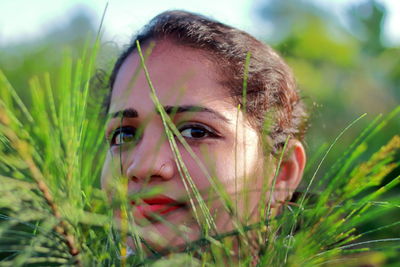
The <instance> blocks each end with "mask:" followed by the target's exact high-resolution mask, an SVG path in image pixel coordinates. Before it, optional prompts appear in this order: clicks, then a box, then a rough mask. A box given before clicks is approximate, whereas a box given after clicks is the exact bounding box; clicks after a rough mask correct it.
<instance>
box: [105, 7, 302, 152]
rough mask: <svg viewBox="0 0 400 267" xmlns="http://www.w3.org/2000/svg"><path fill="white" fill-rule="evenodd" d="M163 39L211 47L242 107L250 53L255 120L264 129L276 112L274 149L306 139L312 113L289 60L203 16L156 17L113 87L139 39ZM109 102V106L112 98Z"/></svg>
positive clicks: (250, 103)
mask: <svg viewBox="0 0 400 267" xmlns="http://www.w3.org/2000/svg"><path fill="white" fill-rule="evenodd" d="M163 39H168V40H170V41H172V42H174V44H177V45H183V46H187V47H191V48H194V49H200V50H203V51H205V52H206V54H207V56H208V58H210V59H211V60H212V61H213V62H215V64H216V66H217V69H218V70H219V71H220V73H221V76H222V81H221V82H222V83H223V85H224V86H225V87H227V88H228V89H229V92H230V93H231V95H232V97H233V98H234V99H235V101H236V103H237V104H241V105H243V103H242V90H243V77H244V71H245V62H246V56H247V54H248V53H250V55H251V58H250V62H249V66H248V69H247V71H248V75H247V96H246V107H245V108H246V114H247V116H248V120H249V122H250V123H251V125H252V126H253V127H255V128H256V129H258V130H259V131H260V133H261V132H262V131H263V129H264V123H265V118H266V116H267V113H268V114H271V115H272V118H271V123H270V126H269V128H268V129H267V132H268V134H269V137H270V138H271V140H272V144H271V145H272V149H273V150H275V149H277V148H278V147H279V146H281V145H282V144H283V143H284V142H285V140H286V138H287V137H288V136H289V137H295V138H297V139H299V140H302V139H303V136H304V133H305V130H306V115H307V114H306V112H305V108H304V105H303V103H302V101H301V99H300V96H299V93H298V92H297V90H296V82H295V80H294V77H293V74H292V72H291V70H290V68H289V67H288V66H287V65H286V63H285V62H284V61H283V59H282V58H281V57H280V56H279V55H278V54H277V53H276V52H275V51H274V50H273V49H272V48H271V47H269V46H268V45H266V44H264V43H262V42H260V41H258V40H257V39H255V38H254V37H252V36H251V35H249V34H247V33H246V32H243V31H241V30H238V29H235V28H233V27H230V26H227V25H225V24H222V23H220V22H217V21H214V20H212V19H209V18H206V17H204V16H201V15H198V14H193V13H189V12H186V11H167V12H163V13H161V14H159V15H158V16H156V17H155V18H153V19H152V20H151V21H150V23H149V24H148V25H146V26H145V27H144V28H143V30H142V31H141V32H140V33H139V34H138V35H137V36H135V38H134V39H133V40H132V42H131V44H130V45H129V46H128V47H127V49H126V50H125V51H124V52H123V53H122V54H121V55H120V57H119V58H118V60H117V61H116V63H115V65H114V69H113V71H112V74H111V77H110V88H111V90H112V88H113V85H114V82H115V79H116V76H117V73H118V71H119V69H120V67H121V65H122V64H123V62H124V61H125V59H126V58H127V57H128V56H129V55H130V54H131V53H133V52H134V51H135V50H136V41H139V43H140V44H141V45H142V46H143V45H145V44H146V43H148V42H149V41H157V40H163ZM107 101H108V102H107V103H106V105H107V109H108V107H109V104H110V103H109V101H110V97H108V99H107Z"/></svg>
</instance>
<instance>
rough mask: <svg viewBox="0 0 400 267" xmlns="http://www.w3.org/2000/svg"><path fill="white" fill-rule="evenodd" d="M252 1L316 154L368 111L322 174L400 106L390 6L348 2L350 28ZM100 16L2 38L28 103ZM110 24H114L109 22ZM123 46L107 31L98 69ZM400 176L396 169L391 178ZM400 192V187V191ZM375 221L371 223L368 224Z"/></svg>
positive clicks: (287, 4)
mask: <svg viewBox="0 0 400 267" xmlns="http://www.w3.org/2000/svg"><path fill="white" fill-rule="evenodd" d="M327 2H329V1H327ZM113 5H118V2H112V3H111V4H110V8H112V6H113ZM251 6H252V11H251V12H252V16H249V18H248V19H249V20H253V25H255V26H256V27H260V28H262V27H267V26H268V27H269V29H272V30H270V31H268V32H267V31H265V34H263V31H262V30H259V31H257V32H259V34H258V36H257V37H258V38H259V39H261V40H263V41H265V42H266V43H268V44H270V45H271V46H273V47H274V48H275V49H277V50H278V51H279V52H280V53H281V55H283V57H284V58H285V59H286V60H287V62H288V63H289V65H290V66H291V67H292V68H293V70H294V73H295V76H296V78H297V81H298V85H299V89H300V90H301V91H302V95H303V98H304V100H305V101H306V103H307V104H308V108H309V113H310V126H309V131H308V132H309V133H308V135H307V138H306V147H307V153H308V156H309V158H312V157H313V155H315V154H316V153H317V151H318V150H319V149H320V148H321V147H323V146H324V144H330V143H331V142H332V141H333V140H334V139H335V137H336V136H337V135H338V134H339V133H340V132H341V130H343V129H344V128H345V127H346V126H347V125H349V124H350V123H351V122H352V121H353V120H355V119H356V118H358V117H359V116H360V115H362V114H364V113H367V114H368V115H367V116H366V117H365V118H363V119H362V120H361V121H360V122H358V123H357V124H356V125H355V126H354V127H352V128H351V129H350V130H349V131H348V132H346V134H345V135H344V136H343V137H342V138H341V140H340V141H339V142H338V144H337V145H336V146H335V147H334V149H333V150H332V151H331V153H330V154H329V155H328V157H327V159H326V161H325V163H324V164H323V165H322V166H321V169H320V171H319V173H318V174H323V173H325V172H326V171H327V170H328V169H329V167H330V166H331V165H332V163H333V162H334V161H335V159H337V158H338V157H339V156H340V154H341V153H343V151H344V150H345V149H346V148H348V147H349V145H350V144H351V143H352V141H354V139H355V138H356V137H357V136H358V135H359V134H360V132H361V131H362V129H364V128H365V127H366V126H367V125H368V123H370V122H371V121H372V119H373V118H375V117H376V116H377V115H378V114H387V113H389V112H390V111H391V110H393V109H394V108H395V107H397V106H399V104H400V86H399V85H400V44H396V43H393V42H392V43H390V44H389V43H388V42H387V41H385V38H384V36H383V32H384V29H385V23H386V20H385V19H386V18H387V13H388V11H389V10H388V7H387V6H385V5H384V4H382V3H378V2H376V1H370V0H366V1H358V2H357V3H355V4H350V5H348V6H347V8H346V13H345V17H346V21H347V24H346V26H344V25H343V23H341V22H340V21H339V19H338V17H337V16H335V15H334V14H333V13H332V10H330V9H329V5H326V3H325V5H318V4H316V3H315V2H307V1H300V0H285V1H256V2H252V3H251ZM154 15H156V14H154ZM98 21H99V18H96V19H93V15H92V14H91V13H90V10H87V9H82V8H77V9H75V12H74V14H73V15H71V16H70V17H69V21H68V22H67V23H63V24H62V25H61V26H60V25H54V27H48V28H46V29H45V30H44V32H43V33H42V35H41V37H40V38H37V39H32V38H27V39H26V40H24V39H23V38H22V39H21V40H20V41H19V42H12V43H7V42H2V44H1V45H0V46H1V47H0V68H1V69H2V70H3V71H4V73H5V74H6V76H7V77H8V79H9V80H10V82H11V83H12V84H13V85H14V87H15V88H16V89H17V91H18V92H19V94H20V95H21V97H22V99H23V100H24V101H25V102H27V103H29V95H28V90H27V88H28V87H29V79H30V77H32V76H33V75H41V74H42V73H43V72H45V71H49V72H50V73H53V74H55V75H54V76H53V78H54V80H56V79H57V69H58V68H59V67H60V65H61V64H60V61H61V60H62V59H63V57H65V56H72V57H73V58H77V57H78V56H79V55H80V54H81V53H82V50H83V47H85V44H87V41H88V40H89V39H92V40H93V38H94V36H95V35H96V33H97V31H98ZM10 23H11V22H10ZM27 23H29V22H27ZM104 27H105V28H107V24H106V23H105V25H104ZM133 33H134V32H132V34H133ZM122 48H123V45H121V44H120V43H118V42H115V41H114V40H113V39H112V38H110V39H109V37H108V36H107V35H104V36H103V42H102V46H101V49H100V56H99V60H98V68H99V69H104V70H109V69H110V68H111V66H112V64H113V62H114V61H115V59H116V57H117V56H118V53H119V51H121V49H122ZM99 101H100V100H99ZM399 133H400V119H399V117H398V116H397V117H396V118H394V119H393V120H392V121H391V122H390V123H389V124H388V125H387V126H386V127H385V128H383V129H382V131H381V132H380V133H379V134H378V135H376V136H375V137H374V139H372V140H371V142H370V144H369V145H370V146H369V153H371V151H375V150H377V149H378V148H379V147H381V146H382V145H383V144H385V143H386V142H387V141H388V140H389V139H390V138H391V137H392V136H393V135H395V134H399ZM367 156H368V153H367V154H366V157H367ZM320 158H321V157H319V158H318V159H320ZM315 169H316V164H314V165H312V166H311V167H310V169H309V172H308V173H307V174H306V177H305V178H306V179H307V178H309V177H310V176H311V175H312V174H313V171H314V170H315ZM318 174H317V177H318ZM399 174H400V170H399V169H397V170H396V171H395V172H394V173H393V174H391V175H390V177H387V179H386V182H388V181H389V180H390V179H392V178H394V177H395V176H397V175H399ZM397 192H398V193H400V189H398V190H397ZM392 197H396V196H395V195H392ZM399 220H400V214H396V213H393V214H391V215H390V216H388V217H384V218H379V220H377V221H376V224H378V223H380V224H381V223H385V224H389V223H393V222H395V221H399ZM374 224H375V222H374V221H371V225H368V226H366V228H367V229H368V228H371V227H374ZM399 232H400V229H399V228H398V227H397V228H392V229H390V230H387V231H385V233H384V234H383V235H380V237H383V236H385V237H398V236H399V234H398V233H399Z"/></svg>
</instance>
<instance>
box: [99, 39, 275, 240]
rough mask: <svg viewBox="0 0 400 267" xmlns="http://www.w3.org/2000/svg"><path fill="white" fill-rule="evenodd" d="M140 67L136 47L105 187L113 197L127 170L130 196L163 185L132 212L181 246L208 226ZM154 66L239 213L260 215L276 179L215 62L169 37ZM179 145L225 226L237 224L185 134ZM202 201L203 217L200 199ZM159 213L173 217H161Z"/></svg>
mask: <svg viewBox="0 0 400 267" xmlns="http://www.w3.org/2000/svg"><path fill="white" fill-rule="evenodd" d="M139 66H140V58H139V55H138V54H137V53H133V54H131V55H130V56H129V57H128V58H127V59H126V60H125V62H124V63H123V65H122V66H121V68H120V70H119V72H118V75H117V77H116V81H115V84H114V88H113V91H112V97H111V105H110V109H109V113H110V114H112V116H111V117H112V118H111V119H110V121H109V123H108V126H107V136H108V137H109V140H110V143H109V145H110V147H109V153H108V154H107V158H106V161H105V163H104V168H103V173H102V187H103V188H104V189H105V190H107V191H108V192H109V197H110V198H113V193H112V192H111V191H112V190H111V183H112V182H113V180H115V179H118V178H117V177H118V176H119V174H120V172H121V171H122V176H124V177H126V179H128V191H129V193H130V194H134V193H137V192H141V191H143V190H148V189H151V188H155V187H157V188H160V190H161V193H160V194H158V195H156V196H151V197H149V198H147V199H146V198H145V199H142V200H138V201H135V202H131V203H130V205H131V212H132V214H133V216H134V218H135V220H136V223H137V224H139V225H140V229H141V230H142V234H143V237H144V238H145V239H147V240H148V241H149V242H151V243H152V244H155V245H156V246H161V247H164V246H165V245H167V244H168V245H179V244H183V243H184V242H185V240H186V241H190V240H194V239H196V238H198V237H199V234H200V227H199V226H198V223H197V222H196V219H195V215H194V213H193V210H192V207H191V204H190V202H189V197H188V191H187V189H186V187H185V183H184V182H183V180H182V177H181V175H180V173H179V170H178V166H177V164H176V163H175V159H174V154H173V151H172V150H171V147H170V144H169V142H168V140H167V138H166V134H165V130H164V126H163V122H162V120H161V117H160V115H159V113H158V112H157V111H156V108H155V105H154V103H153V101H152V99H151V97H150V88H149V85H148V82H147V80H146V77H145V75H144V72H143V70H142V71H141V72H140V74H139V75H138V76H137V77H136V78H135V77H134V76H135V72H136V71H137V69H138V68H139ZM146 66H147V68H148V70H149V73H150V77H151V81H152V83H153V85H154V88H155V90H156V94H157V96H158V98H159V100H160V102H161V104H162V105H163V106H164V108H165V110H166V112H167V113H169V114H171V115H170V117H171V119H172V121H173V122H174V124H175V125H176V127H177V129H178V130H179V131H180V133H181V134H182V136H183V138H184V139H185V140H186V142H187V143H188V145H189V146H190V148H191V149H192V150H193V152H194V153H195V154H196V156H197V157H198V158H199V159H200V161H201V162H202V164H203V165H204V166H205V169H206V170H207V172H208V174H209V175H210V176H211V177H213V179H217V180H218V182H219V184H220V185H222V188H223V190H224V191H225V192H227V193H228V195H229V196H230V198H231V200H232V203H233V206H234V207H235V206H236V205H237V208H238V213H239V217H240V218H241V219H244V218H245V217H246V218H249V217H250V218H253V217H255V216H253V217H252V215H251V214H253V213H257V203H259V200H260V198H261V192H260V191H261V189H260V188H261V187H262V186H263V183H266V184H267V185H268V184H269V182H270V179H268V178H264V179H263V176H264V175H263V172H264V168H263V167H264V161H265V156H263V153H262V151H261V149H260V142H259V136H258V133H257V131H256V130H255V129H254V128H253V127H251V126H250V125H249V124H248V122H247V120H246V119H245V118H244V117H243V114H242V112H241V111H238V107H237V106H236V104H235V103H234V101H233V99H232V98H231V97H230V96H229V94H228V91H227V89H226V88H224V87H223V86H222V85H221V83H220V82H219V81H220V78H219V76H218V75H220V74H219V72H218V71H217V69H216V67H215V66H214V64H213V63H211V62H210V61H209V60H207V58H206V57H204V56H203V54H202V52H201V51H199V50H194V49H191V48H185V47H181V46H176V45H174V44H172V43H170V42H167V41H163V42H159V43H157V44H156V45H155V47H154V48H153V51H152V53H151V55H150V56H149V57H148V59H147V61H146ZM121 114H123V118H121ZM113 116H114V117H113ZM138 132H140V134H138ZM135 135H137V138H136V139H135V137H134V136H135ZM176 140H177V138H176ZM177 146H178V149H179V151H180V153H181V156H182V160H183V162H184V163H185V165H186V167H187V170H188V171H189V173H190V175H191V178H192V180H193V182H194V184H195V185H196V187H197V189H198V190H199V192H200V194H201V196H202V198H203V199H204V201H205V203H206V204H207V206H208V207H209V209H210V214H211V215H212V217H213V219H214V221H215V224H216V228H217V230H218V231H219V232H221V231H222V232H223V231H228V230H231V229H232V227H233V226H232V225H233V223H232V222H233V221H234V219H233V218H232V217H231V216H230V215H229V214H228V212H227V211H226V210H225V208H224V207H223V204H222V203H223V201H222V200H221V198H220V197H219V194H218V193H216V191H215V190H212V189H211V188H212V186H211V185H210V181H209V179H208V178H207V175H206V174H205V173H204V171H202V169H201V167H200V166H199V164H198V163H197V162H196V160H195V159H193V157H192V156H191V155H190V153H189V152H188V151H187V150H186V149H185V148H184V146H183V145H182V144H181V143H180V142H179V141H178V140H177ZM189 191H190V190H189ZM194 203H195V206H196V209H197V212H198V213H199V217H200V220H203V218H204V216H203V215H202V214H201V211H200V208H199V206H198V203H196V201H194ZM116 213H117V214H118V212H116ZM153 213H154V214H156V215H158V216H161V217H162V218H163V219H164V220H165V222H160V221H158V220H157V219H154V217H152V215H151V214H153ZM250 220H252V219H250ZM172 227H178V228H179V229H172ZM185 229H186V230H185ZM157 238H158V239H157ZM156 240H157V241H156Z"/></svg>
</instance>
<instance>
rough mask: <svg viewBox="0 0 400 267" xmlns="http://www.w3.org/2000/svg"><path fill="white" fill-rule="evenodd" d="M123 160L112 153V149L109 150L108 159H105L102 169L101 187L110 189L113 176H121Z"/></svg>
mask: <svg viewBox="0 0 400 267" xmlns="http://www.w3.org/2000/svg"><path fill="white" fill-rule="evenodd" d="M120 166H121V160H120V157H119V156H118V157H116V156H115V155H113V154H112V152H111V150H108V151H107V156H106V159H105V160H104V164H103V169H102V171H101V179H100V181H101V188H102V189H103V190H106V191H108V190H109V189H110V183H111V182H112V180H113V177H114V178H115V177H119V176H120V175H121V168H120Z"/></svg>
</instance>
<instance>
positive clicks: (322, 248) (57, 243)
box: [0, 1, 400, 266]
mask: <svg viewBox="0 0 400 267" xmlns="http://www.w3.org/2000/svg"><path fill="white" fill-rule="evenodd" d="M284 2H286V1H279V2H277V1H275V2H274V4H275V5H276V8H277V10H280V12H286V13H283V14H286V15H285V16H286V17H290V18H293V19H296V18H297V19H298V20H299V21H301V23H296V27H293V31H290V32H289V33H288V34H286V35H285V34H282V35H281V36H283V37H282V38H283V39H281V40H280V41H279V42H277V43H276V45H275V47H276V48H277V49H278V50H280V51H281V53H282V54H283V55H284V56H285V57H286V58H287V61H288V62H289V65H291V66H292V67H293V68H294V72H295V74H296V77H298V80H299V84H300V88H301V89H303V90H304V91H305V95H308V96H310V97H312V98H313V100H314V101H315V102H317V103H318V105H322V106H323V108H320V107H315V108H314V109H313V110H311V111H312V113H317V114H319V115H317V116H313V117H312V121H313V122H312V127H311V129H310V131H311V133H310V135H309V137H308V143H309V147H310V148H309V150H310V151H311V152H310V153H309V154H310V155H311V156H310V158H311V159H310V160H309V164H308V166H307V172H306V174H305V183H304V185H303V188H304V189H303V191H305V193H304V194H301V195H300V196H299V197H298V198H297V199H294V200H292V202H288V203H286V204H285V205H284V207H283V208H282V211H281V212H280V214H279V215H277V216H274V217H271V216H269V217H267V216H268V215H269V214H268V213H265V214H264V218H265V220H262V221H260V222H258V223H255V224H251V225H248V224H245V223H240V222H237V224H236V226H237V227H236V229H234V230H233V231H230V232H227V233H219V234H215V233H214V232H213V227H212V225H213V223H212V220H213V219H212V214H207V210H208V207H207V203H206V202H205V201H204V200H202V198H201V196H200V194H199V192H197V191H196V188H195V186H194V185H193V183H192V182H191V178H190V175H189V174H188V173H187V170H185V166H184V164H183V162H181V160H180V155H179V150H177V149H176V148H175V149H174V153H175V154H174V155H175V157H176V160H177V162H178V164H179V166H180V167H181V175H182V179H183V180H184V181H186V182H187V186H188V191H189V192H190V196H191V199H192V200H193V201H194V202H198V203H201V207H197V208H198V209H199V211H198V213H199V214H200V215H199V217H201V218H202V217H205V218H206V219H205V221H204V222H203V228H204V229H207V231H204V233H203V235H202V236H201V237H200V238H199V240H196V241H193V242H191V243H189V244H187V245H186V246H185V247H183V248H175V247H172V248H169V249H168V250H165V251H153V250H151V249H149V248H148V247H146V244H144V243H143V240H142V239H141V236H140V234H139V233H138V232H137V229H136V227H135V221H134V218H132V216H131V215H129V214H128V213H126V216H125V217H124V218H122V220H121V222H120V224H118V222H116V221H115V219H114V216H113V208H115V209H121V210H123V209H124V208H125V210H126V207H127V200H128V199H130V198H129V197H138V198H140V197H141V196H128V195H127V192H126V190H125V189H126V188H125V187H124V179H116V187H118V189H119V192H120V195H119V198H120V199H119V202H118V201H115V203H109V202H108V200H107V196H106V195H105V193H104V192H103V191H102V190H100V189H99V177H100V172H101V166H102V162H103V159H104V156H105V153H106V151H105V144H104V139H105V138H104V129H103V128H104V125H105V121H104V119H105V118H103V117H102V116H101V115H100V114H102V107H101V102H102V101H99V99H101V97H102V96H103V95H104V92H99V90H100V89H99V88H98V87H96V88H91V85H92V84H91V81H92V77H93V76H94V74H95V68H96V66H98V65H99V62H98V61H97V63H96V59H97V60H99V58H100V61H101V60H102V57H103V53H100V56H98V55H97V54H98V50H99V49H102V50H104V49H105V48H104V45H101V46H99V44H96V45H95V46H94V48H90V49H88V47H89V42H87V41H85V39H86V38H83V39H80V40H78V39H75V41H76V43H74V44H72V49H71V52H70V53H67V52H66V53H59V51H60V47H59V46H57V53H56V54H57V57H56V59H51V58H53V56H52V55H50V54H49V53H53V52H51V51H53V49H50V48H49V46H47V45H48V44H47V43H46V44H47V45H43V44H42V45H39V46H37V47H39V48H37V49H36V50H35V51H39V52H29V51H28V52H26V53H22V52H21V50H16V51H14V52H13V53H10V55H8V56H7V57H4V60H3V61H2V62H1V69H2V71H0V266H27V265H28V266H70V265H77V266H126V265H132V266H146V265H151V266H200V265H201V266H221V265H222V266H223V265H228V266H232V265H241V266H251V265H254V264H255V263H257V262H258V264H259V266H320V265H323V266H337V265H340V266H357V265H356V264H357V263H360V262H366V263H372V264H374V263H375V264H380V265H387V266H390V264H395V263H396V262H398V261H400V258H399V256H398V255H397V254H398V250H399V249H400V245H399V244H400V237H399V235H398V233H399V232H400V220H399V217H398V214H399V208H400V201H399V198H398V196H397V195H398V187H399V185H398V184H399V182H400V177H399V164H400V157H399V151H400V140H399V137H398V136H396V135H395V134H398V129H399V121H400V120H398V118H399V111H400V108H399V107H397V106H398V102H399V101H398V100H399V97H400V95H399V90H398V89H399V88H398V84H399V81H400V64H399V63H400V61H399V60H398V56H397V55H398V52H399V51H398V48H396V47H393V48H389V47H386V46H384V45H383V44H382V42H381V39H380V35H381V31H382V30H381V28H380V27H378V26H379V25H381V21H382V20H383V17H384V16H383V15H382V14H383V13H384V12H385V10H384V9H382V8H381V7H378V6H376V4H374V3H373V2H371V5H372V6H371V7H372V8H373V9H372V10H373V12H372V13H371V14H372V15H371V16H364V17H357V16H353V17H354V19H355V21H356V22H354V23H356V24H357V25H359V27H361V28H364V29H365V31H364V34H365V36H366V37H363V38H361V37H358V36H357V35H352V34H349V33H348V32H346V31H345V30H343V29H342V28H341V27H339V26H337V25H336V24H335V23H334V22H332V20H327V19H324V18H323V17H322V16H323V15H324V13H321V14H322V15H321V14H319V13H318V12H319V11H318V9H316V8H315V7H313V8H308V7H307V5H305V6H303V8H301V7H299V5H300V4H298V3H296V5H297V6H296V5H294V6H296V8H295V9H293V5H292V6H291V5H288V6H286V7H285V4H276V3H284ZM280 5H281V6H280ZM290 6H291V7H292V8H289V7H290ZM279 7H283V9H279ZM353 11H354V10H353ZM290 12H292V13H290ZM293 12H294V13H296V14H294V13H293ZM276 14H282V13H279V12H278V13H276ZM269 15H270V16H272V15H271V14H269ZM277 21H278V20H277ZM371 25H372V26H373V27H371ZM277 28H279V27H277ZM289 28H290V27H289ZM75 41H74V42H75ZM49 43H50V42H49ZM65 43H67V42H65ZM65 43H62V45H65ZM78 44H79V45H78ZM85 44H86V45H85ZM52 47H54V46H52ZM85 47H86V49H85ZM61 50H62V49H61ZM81 51H84V53H83V55H82V54H81ZM109 51H115V50H114V49H109V50H107V52H106V53H108V52H109ZM19 53H21V54H19ZM113 53H114V52H113ZM78 54H79V55H78ZM18 58H19V62H20V63H21V62H22V61H21V58H23V61H24V63H21V64H17V63H18V62H16V63H15V64H11V63H10V62H12V61H13V60H14V59H18ZM143 59H144V58H143ZM60 62H61V63H60ZM142 63H144V60H143V61H142ZM100 64H101V65H102V66H106V65H107V64H104V62H100ZM143 67H145V65H143ZM48 70H52V72H51V73H48V72H46V71H48ZM32 73H33V74H35V75H33V77H32ZM36 74H38V75H36ZM150 82H151V79H150V78H149V83H150ZM244 84H245V83H244ZM244 87H246V86H245V85H244ZM383 88H385V89H383ZM244 97H245V94H244ZM153 100H154V102H155V103H156V104H157V96H156V95H155V93H154V91H153ZM377 100H379V101H377ZM354 103H356V104H354ZM157 106H158V108H159V112H160V114H164V113H163V110H162V108H161V107H160V105H157ZM390 110H393V111H392V112H391V113H390V114H389V115H387V116H385V117H383V116H377V117H376V118H375V119H374V120H370V119H366V118H364V117H363V118H361V117H359V114H362V113H364V112H365V111H369V112H371V113H372V115H375V114H376V113H380V112H384V113H386V112H389V111H390ZM164 115H165V114H164ZM372 115H371V116H372ZM358 117H359V118H358ZM168 118H169V117H168V116H164V117H163V122H164V126H165V130H166V133H167V135H169V141H170V143H171V146H172V147H174V142H177V141H179V142H182V143H184V140H181V139H179V133H177V131H176V127H175V126H174V125H173V123H171V121H169V120H168ZM354 118H358V119H356V120H355V121H354V123H351V124H350V125H349V126H351V127H347V128H348V129H347V128H346V126H347V125H346V124H349V121H352V120H354ZM369 121H372V122H369ZM353 124H354V125H355V126H356V127H354V126H353ZM360 125H361V126H360ZM353 128H358V129H360V128H365V130H364V131H362V132H361V134H360V133H359V130H354V129H353ZM339 129H345V130H343V131H342V132H340V131H339ZM174 136H177V137H174ZM392 136H393V137H392ZM175 138H177V140H176V139H175ZM388 139H390V141H387V140H388ZM325 140H335V141H333V142H330V144H328V145H326V144H325V145H321V144H322V143H323V142H325ZM384 143H387V144H386V145H384V146H382V144H384ZM175 145H176V144H175ZM317 148H320V149H319V150H317ZM187 149H188V150H189V149H190V148H187ZM343 151H344V152H343ZM281 156H283V154H282V155H281ZM199 164H200V163H199ZM203 168H204V167H203ZM118 178H120V177H118ZM216 178H218V177H216ZM216 178H215V177H210V182H211V183H214V184H213V187H214V188H215V191H216V192H218V195H219V197H220V198H221V199H223V202H224V204H225V206H226V207H225V208H227V209H230V211H231V214H232V220H235V219H236V218H235V217H234V214H235V212H234V205H233V204H232V203H231V202H230V199H229V197H228V196H227V195H226V192H224V190H223V188H221V187H220V185H219V184H218V179H216ZM265 190H270V189H269V188H266V189H265ZM144 194H149V195H152V194H157V191H156V190H155V191H154V192H144ZM142 197H143V196H142ZM266 204H267V203H266ZM193 207H195V208H196V206H195V205H193ZM267 207H268V205H267V206H266V208H267ZM204 214H206V215H204ZM378 218H379V219H378ZM199 221H202V220H201V219H199ZM127 237H133V239H134V242H135V243H136V244H137V248H138V249H137V251H136V254H134V255H130V256H129V251H128V248H127V245H126V238H127ZM235 244H238V247H239V250H238V251H237V250H236V249H235V248H234V246H235ZM236 252H238V254H239V255H236V256H235V255H234V254H235V253H236ZM393 266H394V265H393Z"/></svg>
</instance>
